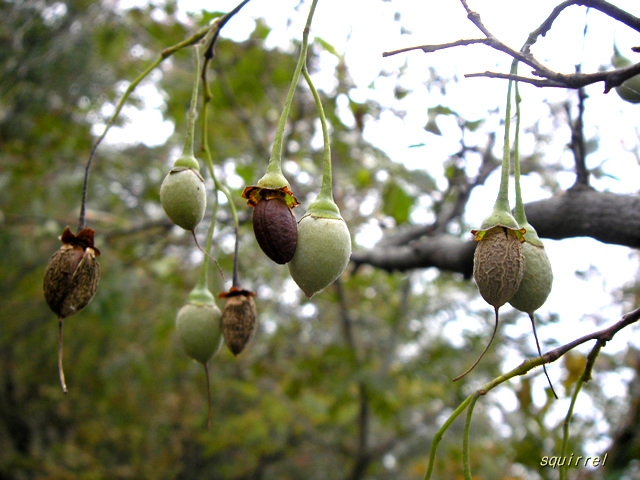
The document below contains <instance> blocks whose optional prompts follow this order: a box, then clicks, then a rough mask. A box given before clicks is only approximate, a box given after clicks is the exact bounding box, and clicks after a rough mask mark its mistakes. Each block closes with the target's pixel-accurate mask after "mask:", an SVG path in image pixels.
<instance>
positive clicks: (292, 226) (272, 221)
mask: <svg viewBox="0 0 640 480" xmlns="http://www.w3.org/2000/svg"><path fill="white" fill-rule="evenodd" d="M253 232H254V234H255V236H256V240H257V241H258V245H259V246H260V248H261V249H262V251H263V252H264V253H265V254H266V255H267V256H268V257H269V258H270V259H271V260H273V261H274V262H276V263H278V264H280V265H284V264H285V263H288V262H290V261H291V259H292V258H293V255H294V253H295V251H296V248H297V245H298V224H297V223H296V218H295V216H294V215H293V212H292V211H291V208H289V206H288V205H287V203H286V202H285V200H284V199H283V198H281V197H279V196H274V197H271V198H263V199H261V200H260V201H259V202H258V203H257V204H256V205H255V207H254V209H253Z"/></svg>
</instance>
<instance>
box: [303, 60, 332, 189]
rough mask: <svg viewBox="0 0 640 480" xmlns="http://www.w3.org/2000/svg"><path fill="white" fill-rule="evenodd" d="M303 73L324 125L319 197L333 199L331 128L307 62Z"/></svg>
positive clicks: (321, 122)
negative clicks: (328, 125)
mask: <svg viewBox="0 0 640 480" xmlns="http://www.w3.org/2000/svg"><path fill="white" fill-rule="evenodd" d="M302 74H303V75H304V78H305V80H306V81H307V84H308V85H309V89H310V90H311V93H312V94H313V99H314V101H315V102H316V108H317V109H318V116H319V117H320V124H321V125H322V140H323V143H324V150H323V173H322V185H321V187H320V193H319V194H318V198H324V199H326V200H330V201H333V178H332V174H331V143H330V141H329V130H328V128H327V118H326V117H325V115H324V108H322V101H321V100H320V95H318V90H316V87H315V86H314V85H313V82H312V81H311V76H310V75H309V70H307V65H306V64H305V65H304V67H303V69H302Z"/></svg>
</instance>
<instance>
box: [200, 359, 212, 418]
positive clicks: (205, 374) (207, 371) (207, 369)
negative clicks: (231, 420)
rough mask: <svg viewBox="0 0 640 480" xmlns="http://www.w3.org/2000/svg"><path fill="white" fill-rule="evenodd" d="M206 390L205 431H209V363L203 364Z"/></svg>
mask: <svg viewBox="0 0 640 480" xmlns="http://www.w3.org/2000/svg"><path fill="white" fill-rule="evenodd" d="M202 366H203V367H204V376H205V380H206V384H205V385H206V388H207V430H211V381H210V380H209V362H206V363H203V364H202Z"/></svg>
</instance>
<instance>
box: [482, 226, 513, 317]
mask: <svg viewBox="0 0 640 480" xmlns="http://www.w3.org/2000/svg"><path fill="white" fill-rule="evenodd" d="M478 236H479V235H478ZM478 236H476V238H478ZM523 276H524V255H523V253H522V243H521V239H520V238H519V237H518V236H517V235H516V231H514V230H512V229H510V228H507V227H503V226H496V227H493V228H490V229H489V230H487V231H485V232H484V235H482V236H481V237H480V239H479V241H478V246H477V247H476V251H475V254H474V259H473V278H475V280H476V283H477V284H478V290H479V291H480V295H482V298H484V299H485V300H486V302H487V303H488V304H489V305H492V306H493V307H494V308H496V309H497V308H500V307H501V306H502V305H504V304H505V303H507V302H508V301H509V300H510V299H511V297H513V296H514V295H515V293H516V292H517V291H518V287H519V286H520V282H521V281H522V277H523Z"/></svg>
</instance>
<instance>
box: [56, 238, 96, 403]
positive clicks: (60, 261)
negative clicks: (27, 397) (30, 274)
mask: <svg viewBox="0 0 640 480" xmlns="http://www.w3.org/2000/svg"><path fill="white" fill-rule="evenodd" d="M94 235H95V232H94V230H93V229H91V228H83V229H82V230H80V232H78V234H77V235H74V234H73V233H71V230H70V229H69V227H67V228H65V229H64V232H62V236H61V237H60V241H61V242H62V247H60V248H59V249H58V250H57V251H56V252H55V253H54V254H53V255H52V256H51V259H50V260H49V264H48V265H47V270H46V271H45V273H44V281H43V290H44V298H45V300H46V301H47V304H48V305H49V308H51V310H52V311H53V313H55V314H56V315H58V373H59V375H60V384H61V385H62V391H63V392H64V393H67V386H66V383H65V380H64V371H63V369H62V325H63V320H64V319H65V318H67V317H70V316H71V315H73V314H75V313H78V312H79V311H80V310H82V309H83V308H84V307H86V306H87V305H88V304H89V302H90V301H91V299H92V298H93V296H94V295H95V293H96V291H97V290H98V282H99V280H100V264H99V263H98V260H97V258H96V257H98V256H100V250H98V249H97V248H96V247H95V246H94V244H93V238H94Z"/></svg>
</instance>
